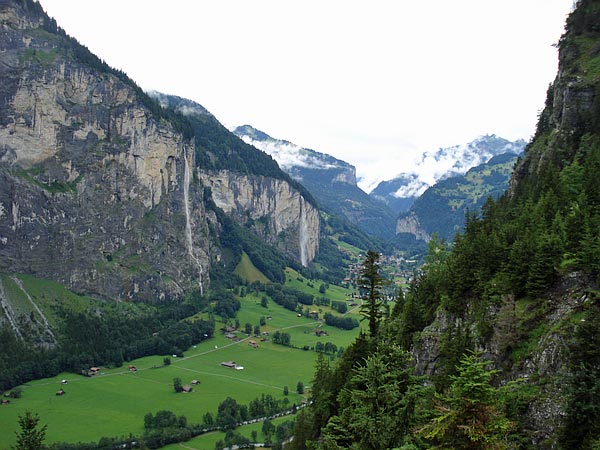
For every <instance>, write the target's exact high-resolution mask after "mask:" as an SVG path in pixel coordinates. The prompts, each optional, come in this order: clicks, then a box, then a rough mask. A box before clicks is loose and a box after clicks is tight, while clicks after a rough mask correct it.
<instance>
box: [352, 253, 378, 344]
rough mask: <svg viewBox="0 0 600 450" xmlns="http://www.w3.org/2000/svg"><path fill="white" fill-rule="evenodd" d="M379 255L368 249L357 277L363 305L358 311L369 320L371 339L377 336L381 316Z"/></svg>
mask: <svg viewBox="0 0 600 450" xmlns="http://www.w3.org/2000/svg"><path fill="white" fill-rule="evenodd" d="M380 257H381V255H380V254H379V253H377V252H374V251H372V250H369V251H368V252H367V256H366V257H365V260H364V262H363V267H362V269H361V270H360V278H359V279H358V288H359V291H360V292H361V297H362V299H363V301H365V302H366V303H363V305H362V306H361V307H360V313H361V314H362V315H363V316H364V317H365V318H366V319H368V321H369V335H370V336H371V338H372V339H375V338H376V337H377V331H378V328H379V321H380V319H381V317H382V315H383V314H382V310H381V308H382V305H383V303H382V293H381V290H382V288H383V285H384V279H383V277H382V276H381V268H380V266H379V258H380Z"/></svg>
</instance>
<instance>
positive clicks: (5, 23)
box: [0, 0, 319, 301]
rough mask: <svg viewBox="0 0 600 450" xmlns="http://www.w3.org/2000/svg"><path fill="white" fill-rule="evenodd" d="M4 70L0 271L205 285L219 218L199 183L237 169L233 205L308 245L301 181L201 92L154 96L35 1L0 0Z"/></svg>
mask: <svg viewBox="0 0 600 450" xmlns="http://www.w3.org/2000/svg"><path fill="white" fill-rule="evenodd" d="M0 80H1V81H2V83H1V84H0V272H9V273H15V272H18V273H28V274H33V275H35V276H38V277H42V278H49V279H52V280H56V281H59V282H62V283H64V284H65V285H67V286H68V287H69V288H70V289H72V290H74V291H77V292H82V293H87V294H92V295H95V296H98V297H101V298H107V299H137V300H145V301H162V300H168V299H172V298H179V297H181V296H182V295H183V294H184V293H185V292H186V291H189V290H190V289H199V290H200V291H204V289H205V288H206V287H207V286H208V282H209V279H208V274H209V271H210V269H211V263H212V262H213V261H217V260H219V259H220V243H219V232H220V229H221V225H220V224H219V221H218V219H217V215H216V214H215V212H214V211H213V210H212V209H211V208H206V207H205V204H206V205H208V204H209V203H206V202H207V201H209V198H208V195H209V190H207V189H205V185H206V186H215V185H218V184H219V183H221V182H222V180H223V179H229V180H235V179H237V180H238V185H235V183H233V181H229V182H228V184H227V186H232V191H231V192H230V194H231V196H230V197H228V201H230V203H231V204H232V205H233V204H235V205H236V208H235V210H233V209H232V208H231V207H230V208H227V211H228V212H230V213H233V214H234V216H235V217H238V218H241V217H243V218H244V222H245V221H246V219H247V218H252V219H253V220H254V219H256V220H257V225H256V226H254V227H251V228H252V229H254V230H255V231H256V232H258V233H259V234H260V235H261V236H262V237H263V238H264V239H265V240H266V241H267V242H270V243H275V244H277V246H278V247H279V248H281V249H282V250H284V251H285V252H286V253H287V254H288V255H290V256H291V257H293V258H296V259H298V260H299V261H301V262H302V264H304V265H306V264H308V263H309V262H310V261H311V260H312V259H313V258H314V256H315V253H316V251H317V248H318V237H319V219H318V213H317V211H316V209H315V207H314V206H312V204H313V203H314V201H310V202H309V201H307V200H306V198H307V197H306V196H305V193H304V191H303V187H302V186H300V185H298V184H297V183H295V182H294V181H293V180H291V179H289V177H288V176H287V175H285V174H284V173H283V172H281V170H280V169H279V167H278V166H277V164H276V163H275V162H274V161H272V160H270V158H269V160H268V161H266V160H265V159H264V158H261V155H263V154H262V153H261V152H260V151H258V150H256V149H255V148H253V147H251V146H249V145H247V144H244V143H243V142H241V141H240V140H239V139H238V138H237V137H235V136H233V135H232V134H231V133H229V132H228V131H227V130H226V129H225V128H224V127H222V125H221V124H219V123H218V121H217V120H216V119H215V118H214V117H213V116H212V115H210V114H209V113H208V112H207V111H206V110H204V109H203V108H201V107H199V105H195V104H193V102H191V101H189V100H185V99H178V101H179V102H180V103H181V102H183V103H185V104H184V105H183V106H186V107H185V108H184V109H182V105H181V104H180V105H179V107H178V108H170V107H169V104H168V101H167V100H168V98H167V97H166V96H163V97H161V98H159V99H158V100H159V101H156V100H153V99H151V98H150V97H149V96H148V95H147V94H145V93H144V92H142V91H141V89H140V88H139V87H138V86H136V85H135V83H134V82H133V81H131V80H130V79H129V78H128V77H127V76H126V75H125V74H124V73H122V72H119V71H116V70H114V69H111V68H110V67H108V66H107V65H106V64H105V63H103V62H102V61H100V60H99V59H98V58H97V57H96V56H94V55H93V54H91V53H90V52H89V51H88V50H87V49H86V48H85V47H82V46H81V45H79V44H78V43H77V42H76V41H75V40H74V39H73V38H70V37H69V36H67V35H66V34H65V33H64V31H63V30H61V29H60V28H58V26H57V25H56V23H55V22H54V21H53V20H52V19H50V18H48V16H47V15H46V14H45V13H44V12H43V10H42V9H41V6H40V5H39V3H36V2H34V1H32V0H0ZM165 102H167V103H165ZM190 105H191V106H193V107H190ZM196 106H198V107H196ZM192 116H198V117H197V118H196V119H194V118H193V117H192ZM241 146H242V147H241ZM219 152H220V153H219ZM267 158H268V157H267ZM214 166H218V167H219V168H220V170H221V172H219V173H218V174H217V175H216V176H217V178H216V179H215V180H212V179H211V177H210V176H207V175H206V174H207V173H208V171H209V170H211V169H214ZM198 167H203V169H202V170H199V169H198ZM261 171H263V172H265V173H264V174H263V173H262V172H261ZM217 172H218V171H217ZM235 173H244V174H245V175H244V176H241V177H239V178H237V175H234V174H235ZM200 175H202V176H200ZM201 178H202V181H201ZM203 183H204V184H205V185H204V184H203ZM215 192H217V194H219V195H221V196H223V195H225V194H224V191H223V192H221V191H219V190H218V189H215ZM238 197H239V198H238ZM217 204H219V205H222V204H225V205H226V204H227V203H223V202H217ZM259 222H260V224H262V225H260V226H259V225H258V223H259Z"/></svg>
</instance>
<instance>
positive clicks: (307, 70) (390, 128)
mask: <svg viewBox="0 0 600 450" xmlns="http://www.w3.org/2000/svg"><path fill="white" fill-rule="evenodd" d="M39 1H40V3H41V5H42V7H43V8H44V9H45V11H46V12H47V13H48V14H49V15H50V16H52V17H54V18H55V19H56V20H57V22H58V24H59V26H61V27H62V28H63V29H65V31H66V32H67V33H68V34H70V35H71V36H73V37H75V38H76V39H77V40H78V41H79V42H80V43H82V44H83V45H85V46H87V47H88V48H89V49H90V50H91V51H92V52H93V53H95V54H96V55H98V56H99V57H100V58H101V59H103V60H105V61H106V62H107V63H108V64H109V65H110V66H112V67H115V68H117V69H120V70H123V71H124V72H126V73H127V74H128V75H129V77H130V78H132V79H133V80H134V81H136V82H137V83H138V84H139V85H140V86H141V87H142V88H143V89H145V90H157V91H160V92H163V93H166V94H173V95H178V96H181V97H185V98H189V99H191V100H194V101H196V102H197V103H200V104H201V105H202V106H204V107H205V108H206V109H208V110H209V111H210V112H211V113H213V114H214V115H215V116H216V118H217V119H218V120H219V121H220V122H221V123H223V124H224V125H225V126H227V127H228V128H232V127H234V126H237V125H243V124H249V125H252V126H254V127H255V128H258V129H260V130H261V131H264V132H265V133H267V134H269V135H271V136H272V137H274V138H278V139H285V140H288V141H291V142H293V143H295V144H297V145H300V146H302V147H307V148H311V149H314V150H317V151H319V152H322V153H328V154H331V155H333V156H335V157H336V158H339V159H342V160H344V161H347V162H349V163H351V164H354V165H355V166H356V168H357V175H358V177H359V179H360V180H361V181H360V182H359V185H360V186H361V187H362V188H363V189H365V190H367V191H368V190H370V189H371V188H373V187H374V186H373V184H374V183H375V182H377V181H379V180H384V179H391V178H393V177H394V176H395V175H397V174H399V173H402V172H410V168H411V165H412V164H414V161H415V159H416V158H417V157H418V155H420V154H421V153H423V152H425V151H432V150H436V149H438V148H441V147H449V146H453V145H457V144H464V143H467V142H470V141H472V140H474V139H475V138H476V137H478V136H481V135H484V134H496V135H498V136H501V137H504V138H506V139H509V140H517V139H520V138H523V139H525V140H529V139H530V137H531V136H532V135H533V133H534V131H535V125H536V122H537V116H538V114H539V112H540V111H541V109H542V108H543V105H544V101H545V97H546V90H547V88H548V85H549V84H550V83H551V82H552V81H553V80H554V78H555V76H556V72H557V68H558V54H557V49H556V47H555V44H556V43H557V42H558V40H559V38H560V36H561V35H562V33H563V31H564V23H565V19H566V17H567V15H568V13H569V11H570V10H571V8H572V5H573V0H453V1H449V0H428V1H416V0H411V1H408V0H370V1H366V0H361V1H357V0H302V1H297V0H172V1H169V2H166V1H164V0H160V1H159V0H119V1H117V0H102V1H96V0H77V1H73V0H39Z"/></svg>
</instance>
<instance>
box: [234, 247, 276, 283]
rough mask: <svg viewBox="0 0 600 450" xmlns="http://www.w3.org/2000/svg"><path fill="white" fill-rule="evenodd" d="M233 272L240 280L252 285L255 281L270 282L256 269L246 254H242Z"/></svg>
mask: <svg viewBox="0 0 600 450" xmlns="http://www.w3.org/2000/svg"><path fill="white" fill-rule="evenodd" d="M234 272H235V273H236V274H237V275H239V276H240V277H241V278H242V280H244V281H247V282H248V283H253V282H255V281H260V282H261V283H268V282H269V281H270V280H269V279H268V278H267V277H266V276H265V275H264V274H263V273H262V272H261V271H260V270H258V269H257V268H256V266H255V265H254V264H253V263H252V260H251V259H250V257H249V256H248V255H247V254H246V252H242V259H241V260H240V262H239V263H238V265H237V267H236V268H235V271H234Z"/></svg>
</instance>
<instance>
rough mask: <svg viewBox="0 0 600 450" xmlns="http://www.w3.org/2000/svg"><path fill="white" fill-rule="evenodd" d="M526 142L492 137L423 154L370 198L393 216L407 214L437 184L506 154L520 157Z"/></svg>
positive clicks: (381, 185) (491, 135) (487, 135)
mask: <svg viewBox="0 0 600 450" xmlns="http://www.w3.org/2000/svg"><path fill="white" fill-rule="evenodd" d="M525 145H526V143H525V141H524V140H523V139H519V140H517V141H509V140H507V139H504V138H502V137H499V136H496V135H495V134H485V135H482V136H479V137H477V138H475V139H474V140H473V141H471V142H469V143H467V144H460V145H454V146H451V147H444V148H439V149H437V150H434V151H426V152H423V153H422V154H421V155H420V157H418V158H417V159H416V161H415V164H414V166H413V168H412V170H411V171H409V172H404V173H400V174H398V176H396V177H395V178H393V179H391V180H387V181H382V182H381V183H379V185H378V186H377V187H376V188H375V189H373V190H372V191H371V195H372V196H373V197H375V198H377V199H378V200H382V201H384V202H386V203H387V204H388V205H389V206H390V207H392V209H394V210H395V211H396V212H402V211H406V210H407V209H408V208H409V207H410V205H411V204H412V202H413V201H414V200H415V199H416V198H417V197H419V196H420V195H422V194H423V193H424V192H425V190H426V189H427V188H429V187H430V186H433V185H434V184H435V183H436V182H438V181H440V180H444V179H447V178H449V177H453V176H457V175H464V174H466V173H467V171H469V170H470V169H471V168H473V167H476V166H479V165H481V164H485V163H487V162H488V161H490V159H492V158H493V157H495V156H498V155H502V154H505V153H513V154H515V155H518V154H521V153H522V152H523V150H524V149H525Z"/></svg>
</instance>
